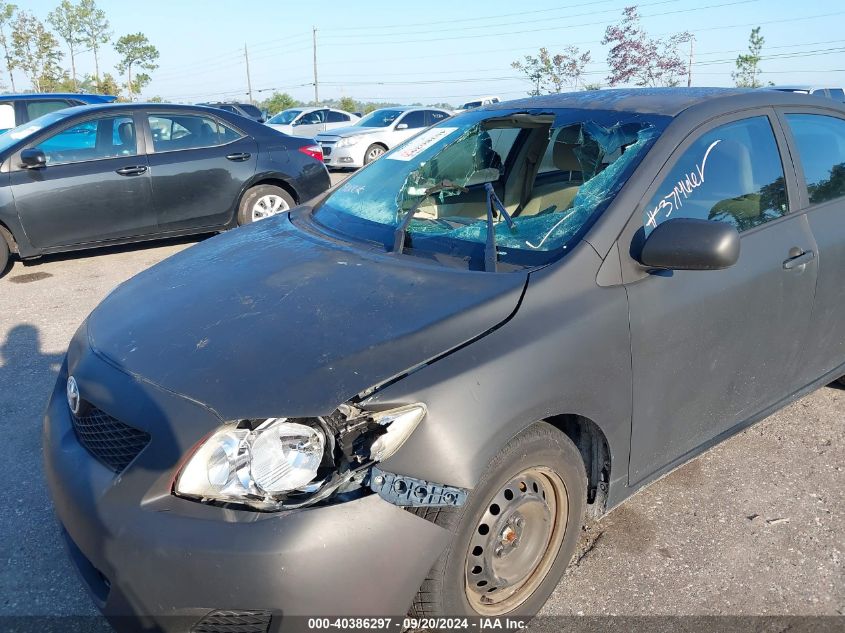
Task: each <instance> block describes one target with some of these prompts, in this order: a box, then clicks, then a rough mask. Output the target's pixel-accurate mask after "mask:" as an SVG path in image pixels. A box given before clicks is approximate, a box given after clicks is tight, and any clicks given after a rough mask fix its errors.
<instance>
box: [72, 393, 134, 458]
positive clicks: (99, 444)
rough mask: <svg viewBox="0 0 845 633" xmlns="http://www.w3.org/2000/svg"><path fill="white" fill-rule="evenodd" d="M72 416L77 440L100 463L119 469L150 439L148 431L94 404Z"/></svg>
mask: <svg viewBox="0 0 845 633" xmlns="http://www.w3.org/2000/svg"><path fill="white" fill-rule="evenodd" d="M71 417H72V418H73V430H74V431H75V432H76V437H77V438H78V439H79V443H80V444H82V446H84V447H85V449H86V450H87V451H88V452H89V453H91V455H93V456H94V457H95V458H96V459H97V460H98V461H99V462H100V463H102V464H103V465H104V466H107V467H108V468H110V469H112V470H113V471H114V472H116V473H119V472H121V471H122V470H123V469H124V468H126V467H127V466H128V465H129V463H130V462H131V461H132V460H133V459H135V457H136V456H137V455H138V453H140V452H141V451H142V450H144V447H146V445H147V444H149V442H150V434H149V433H147V432H145V431H141V430H139V429H136V428H133V427H131V426H129V425H128V424H124V423H123V422H121V421H120V420H116V419H115V418H113V417H111V416H110V415H109V414H108V413H105V412H104V411H100V410H99V409H97V408H96V407H88V408H87V409H86V410H85V412H84V413H83V414H82V415H79V416H76V415H73V414H71Z"/></svg>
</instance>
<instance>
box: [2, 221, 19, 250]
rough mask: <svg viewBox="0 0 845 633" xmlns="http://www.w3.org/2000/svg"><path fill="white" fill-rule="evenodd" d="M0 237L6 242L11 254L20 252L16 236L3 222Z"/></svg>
mask: <svg viewBox="0 0 845 633" xmlns="http://www.w3.org/2000/svg"><path fill="white" fill-rule="evenodd" d="M0 236H2V238H3V239H4V240H6V244H8V245H9V252H10V253H17V252H18V243H17V242H16V241H15V236H14V235H12V232H11V231H10V230H9V229H8V227H6V225H5V224H3V223H2V222H0Z"/></svg>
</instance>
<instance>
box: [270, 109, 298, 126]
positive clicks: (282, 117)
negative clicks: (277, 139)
mask: <svg viewBox="0 0 845 633" xmlns="http://www.w3.org/2000/svg"><path fill="white" fill-rule="evenodd" d="M300 114H302V110H282V111H281V112H279V113H278V114H276V115H274V116H273V118H271V119H270V120H269V121H267V123H275V124H277V125H288V124H290V123H291V122H292V121H293V120H294V119H295V118H296V117H298V116H299V115H300Z"/></svg>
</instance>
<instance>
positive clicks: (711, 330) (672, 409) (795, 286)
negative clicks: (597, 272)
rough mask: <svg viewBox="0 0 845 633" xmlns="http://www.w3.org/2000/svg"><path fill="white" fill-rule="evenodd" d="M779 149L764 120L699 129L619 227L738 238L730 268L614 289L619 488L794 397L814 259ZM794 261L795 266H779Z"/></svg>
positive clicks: (777, 135) (654, 275)
mask: <svg viewBox="0 0 845 633" xmlns="http://www.w3.org/2000/svg"><path fill="white" fill-rule="evenodd" d="M781 148H785V143H784V140H783V135H782V133H781V131H780V127H779V124H778V123H777V121H776V119H774V118H773V114H772V113H771V112H770V111H768V110H757V111H755V112H753V113H752V112H748V113H743V114H742V115H735V116H733V117H726V118H723V119H721V121H716V122H711V123H710V124H708V125H707V126H706V127H704V128H700V129H699V130H698V131H696V132H695V133H693V134H692V135H690V137H688V138H687V139H686V140H685V141H684V142H683V143H682V144H681V146H680V148H679V149H678V150H676V152H675V155H674V156H673V158H672V159H670V160H669V162H668V163H667V166H666V167H665V168H664V170H663V173H662V175H660V176H659V177H658V178H657V179H656V181H655V183H654V184H653V185H652V188H651V189H650V193H649V194H647V195H646V197H645V200H644V202H645V204H644V206H643V207H642V213H641V214H637V215H636V216H635V218H634V220H633V221H632V222H633V224H634V226H631V227H629V230H628V232H627V234H628V235H632V234H633V231H634V229H635V228H636V229H638V232H639V233H641V234H645V235H646V236H647V235H648V234H649V233H650V231H651V230H653V229H654V228H655V227H656V226H658V225H659V224H660V223H662V222H664V221H666V220H667V219H670V218H679V217H681V218H698V219H704V220H710V221H713V222H726V223H729V224H731V225H733V226H734V227H735V228H736V229H737V231H738V232H739V234H740V240H741V249H740V256H739V261H738V262H737V263H736V264H734V265H733V266H732V267H730V268H726V269H724V270H707V271H683V270H672V271H651V272H650V273H649V274H645V275H644V276H643V273H639V278H635V279H634V280H632V281H630V282H629V283H627V284H626V290H627V292H628V301H629V310H630V331H631V354H632V362H633V364H632V367H633V418H632V428H631V455H630V466H629V468H630V470H629V477H630V483H631V485H633V484H636V483H638V482H640V481H643V480H645V479H648V478H649V477H650V476H652V475H654V474H656V473H658V472H660V471H661V470H662V469H664V468H666V467H667V466H670V465H672V464H674V463H678V462H680V461H683V460H685V459H686V458H687V457H688V456H689V455H690V454H694V453H695V452H696V451H697V450H700V447H702V446H706V445H708V444H709V443H712V442H714V441H716V440H717V439H718V438H719V437H720V435H721V434H723V433H724V434H727V433H730V432H732V431H733V429H734V428H735V427H736V426H737V425H738V424H741V423H744V422H748V421H752V420H753V419H754V418H755V416H757V415H759V414H761V413H763V412H764V411H765V410H766V409H767V408H768V407H771V406H773V405H774V404H776V403H777V402H779V401H780V400H782V399H783V398H785V397H787V396H788V395H790V394H791V393H793V392H794V391H795V390H796V389H798V388H799V387H800V385H799V384H798V381H799V378H798V374H799V371H800V362H801V358H802V354H801V350H802V349H803V348H804V347H805V344H806V340H807V338H808V336H809V324H810V322H811V321H810V318H809V317H810V315H811V314H812V308H813V301H814V292H815V287H816V277H817V273H818V258H815V257H814V256H813V255H810V254H814V253H817V247H816V243H815V240H814V239H813V235H812V233H811V231H810V228H809V225H808V222H807V218H806V215H804V214H792V213H790V210H791V208H792V207H795V206H797V198H796V194H797V187H796V183H795V178H794V172H792V169H791V164H790V162H789V155H788V154H785V156H786V160H785V161H784V160H783V156H782V153H781V151H780V149H781ZM784 163H785V164H786V165H788V166H789V169H787V170H784ZM626 250H627V247H626ZM798 253H804V254H805V255H804V257H803V258H802V259H801V260H797V261H801V262H804V263H802V264H801V265H794V266H792V265H790V264H789V262H790V260H791V259H794V258H795V257H796V255H797V254H798Z"/></svg>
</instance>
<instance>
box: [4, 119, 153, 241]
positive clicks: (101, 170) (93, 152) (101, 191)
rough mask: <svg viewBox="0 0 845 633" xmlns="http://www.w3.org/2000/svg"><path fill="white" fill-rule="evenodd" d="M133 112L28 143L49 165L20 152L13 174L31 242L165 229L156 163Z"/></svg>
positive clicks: (92, 238)
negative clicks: (156, 202)
mask: <svg viewBox="0 0 845 633" xmlns="http://www.w3.org/2000/svg"><path fill="white" fill-rule="evenodd" d="M136 129H137V127H136V121H135V116H134V115H133V114H132V113H127V112H125V111H124V112H121V113H119V114H109V115H99V116H96V117H92V118H90V119H85V120H83V121H79V120H78V119H77V120H76V121H75V122H74V123H71V124H69V125H68V126H66V127H64V128H63V129H61V130H59V131H58V132H53V133H51V134H49V135H47V136H46V137H41V138H39V139H37V140H36V141H35V142H33V143H32V144H29V145H27V148H33V149H39V150H41V151H43V152H44V154H45V156H46V158H47V164H46V166H45V167H42V168H39V169H26V168H23V167H21V161H20V156H19V153H18V154H16V155H15V156H13V157H12V161H11V172H10V174H9V181H10V184H11V188H12V196H13V197H14V199H15V207H16V210H17V212H18V216H19V218H20V221H21V224H22V225H23V228H24V231H26V235H27V237H28V238H29V240H30V242H31V243H32V244H33V245H34V246H36V247H38V248H43V249H50V248H58V247H67V246H73V245H77V244H88V243H92V242H100V241H107V240H114V239H126V238H131V237H136V236H142V235H147V234H150V233H153V232H155V231H156V230H157V228H158V226H157V222H156V213H155V209H154V208H153V204H152V189H151V186H150V170H149V166H148V164H147V157H146V155H144V153H143V152H142V151H141V147H142V146H141V145H139V138H138V137H139V135H138V134H137V133H136Z"/></svg>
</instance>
